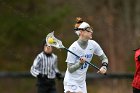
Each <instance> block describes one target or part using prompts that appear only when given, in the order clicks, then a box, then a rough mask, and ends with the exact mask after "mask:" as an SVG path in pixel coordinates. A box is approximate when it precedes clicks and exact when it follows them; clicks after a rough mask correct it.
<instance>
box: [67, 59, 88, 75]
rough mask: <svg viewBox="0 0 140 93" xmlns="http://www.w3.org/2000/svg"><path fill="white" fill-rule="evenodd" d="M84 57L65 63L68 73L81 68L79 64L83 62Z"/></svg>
mask: <svg viewBox="0 0 140 93" xmlns="http://www.w3.org/2000/svg"><path fill="white" fill-rule="evenodd" d="M85 59H86V58H85V57H82V58H80V60H77V61H76V62H75V63H67V67H68V71H69V72H70V73H73V72H75V71H76V70H77V69H79V68H81V66H82V65H83V64H84V63H85Z"/></svg>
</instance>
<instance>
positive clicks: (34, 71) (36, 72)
mask: <svg viewBox="0 0 140 93" xmlns="http://www.w3.org/2000/svg"><path fill="white" fill-rule="evenodd" d="M40 61H41V58H40V57H39V56H37V57H36V58H35V60H34V62H33V65H32V66H31V69H30V73H31V74H32V75H33V76H34V77H37V75H39V73H40V71H39V68H40V64H39V63H41V62H40Z"/></svg>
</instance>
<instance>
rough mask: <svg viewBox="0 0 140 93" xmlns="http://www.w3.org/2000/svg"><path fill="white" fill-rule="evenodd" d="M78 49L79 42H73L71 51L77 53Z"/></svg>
mask: <svg viewBox="0 0 140 93" xmlns="http://www.w3.org/2000/svg"><path fill="white" fill-rule="evenodd" d="M77 48H78V43H77V41H75V42H73V43H72V44H71V46H70V47H69V49H70V50H72V51H75V50H76V49H77Z"/></svg>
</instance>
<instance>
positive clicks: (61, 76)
mask: <svg viewBox="0 0 140 93" xmlns="http://www.w3.org/2000/svg"><path fill="white" fill-rule="evenodd" d="M56 78H57V79H59V80H60V79H63V75H62V74H61V73H60V72H58V73H56Z"/></svg>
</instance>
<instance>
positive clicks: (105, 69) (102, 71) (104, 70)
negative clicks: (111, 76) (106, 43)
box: [97, 66, 107, 74]
mask: <svg viewBox="0 0 140 93" xmlns="http://www.w3.org/2000/svg"><path fill="white" fill-rule="evenodd" d="M106 72H107V67H106V66H102V67H101V68H100V70H99V71H98V72H97V73H101V74H106Z"/></svg>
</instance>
